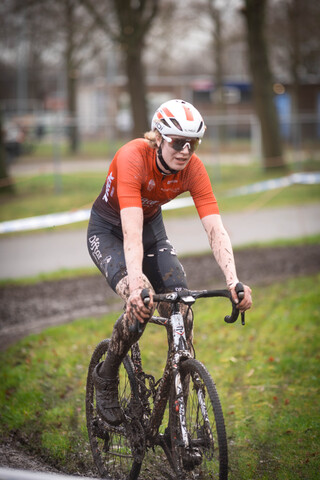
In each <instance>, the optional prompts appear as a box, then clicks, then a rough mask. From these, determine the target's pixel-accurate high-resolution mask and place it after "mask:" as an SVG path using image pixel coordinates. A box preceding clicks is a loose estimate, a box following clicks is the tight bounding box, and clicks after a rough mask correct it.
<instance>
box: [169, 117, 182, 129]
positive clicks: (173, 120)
mask: <svg viewBox="0 0 320 480" xmlns="http://www.w3.org/2000/svg"><path fill="white" fill-rule="evenodd" d="M170 120H171V122H172V123H173V125H174V126H175V127H177V128H178V129H179V130H181V132H182V128H181V125H180V123H179V122H178V120H176V119H175V118H170Z"/></svg>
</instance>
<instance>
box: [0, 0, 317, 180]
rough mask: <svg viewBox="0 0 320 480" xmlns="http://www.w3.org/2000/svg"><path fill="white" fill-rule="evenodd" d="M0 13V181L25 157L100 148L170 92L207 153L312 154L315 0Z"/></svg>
mask: <svg viewBox="0 0 320 480" xmlns="http://www.w3.org/2000/svg"><path fill="white" fill-rule="evenodd" d="M0 18H1V25H2V28H1V33H0V35H1V37H0V42H1V51H0V65H1V79H0V102H1V113H2V120H1V121H2V140H1V150H2V152H1V177H2V179H3V178H5V177H6V176H7V175H8V174H9V172H8V168H7V167H8V166H9V167H10V164H11V163H12V162H14V161H15V160H17V159H18V158H19V157H21V156H25V155H29V156H30V155H36V156H38V158H44V157H47V156H50V155H57V154H61V153H63V154H64V155H66V154H68V155H79V154H88V155H89V157H90V158H92V156H97V155H98V156H99V155H100V157H101V156H110V155H112V154H113V153H114V151H115V149H116V148H117V146H118V145H119V144H121V143H122V142H123V141H125V140H128V139H130V138H132V137H135V136H142V135H143V133H144V132H145V131H146V130H148V129H149V125H150V118H151V115H152V113H153V111H154V109H155V108H156V107H157V106H158V105H159V104H160V103H162V102H163V101H166V100H168V99H171V98H183V99H184V100H187V101H189V102H191V103H193V104H194V105H195V106H196V107H197V108H198V109H199V110H200V111H201V113H202V114H203V116H204V118H205V122H206V124H207V127H208V130H207V134H206V142H205V143H204V146H205V147H204V148H205V149H206V150H207V151H208V152H209V153H210V154H211V153H214V154H215V155H217V154H223V155H225V157H223V158H224V159H225V160H227V159H228V154H229V155H230V154H232V155H234V154H235V153H236V154H237V155H238V159H239V160H241V159H242V160H243V161H248V160H249V159H250V160H252V159H254V160H256V161H259V162H260V164H261V166H262V167H263V168H265V169H268V168H280V169H282V168H285V164H286V163H287V162H290V161H291V162H292V161H294V162H298V163H299V162H303V160H305V159H308V160H310V159H316V158H319V145H320V34H319V24H320V4H319V2H318V1H316V0H304V1H302V0H261V1H256V0H197V1H191V0H174V1H173V0H161V1H157V0H144V1H139V0H121V1H116V0H101V1H99V2H95V1H94V0H55V1H53V0H2V2H1V5H0ZM57 146H58V150H57ZM203 151H204V150H203ZM299 167H300V168H301V165H299ZM2 185H3V188H4V183H3V184H2Z"/></svg>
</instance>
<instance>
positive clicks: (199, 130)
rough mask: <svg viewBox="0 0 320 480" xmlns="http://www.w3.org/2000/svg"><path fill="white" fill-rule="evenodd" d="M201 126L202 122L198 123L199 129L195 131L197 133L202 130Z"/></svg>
mask: <svg viewBox="0 0 320 480" xmlns="http://www.w3.org/2000/svg"><path fill="white" fill-rule="evenodd" d="M202 125H203V122H200V125H199V128H198V130H197V133H198V132H200V130H201V128H202Z"/></svg>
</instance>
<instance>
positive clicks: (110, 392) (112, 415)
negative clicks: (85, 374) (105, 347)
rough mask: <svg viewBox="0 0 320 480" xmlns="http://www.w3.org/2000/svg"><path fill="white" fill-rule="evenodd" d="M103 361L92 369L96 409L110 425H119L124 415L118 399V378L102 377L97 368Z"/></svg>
mask: <svg viewBox="0 0 320 480" xmlns="http://www.w3.org/2000/svg"><path fill="white" fill-rule="evenodd" d="M102 363H103V362H101V363H99V364H98V365H97V366H96V367H95V369H94V370H93V375H92V376H93V383H94V386H95V388H96V401H97V411H98V413H99V415H101V418H102V419H103V420H104V421H105V422H107V423H109V424H110V425H114V426H116V425H120V423H122V422H123V420H124V417H123V413H122V410H121V408H120V405H119V400H118V385H119V378H118V377H117V378H103V377H101V376H100V375H99V369H100V367H101V365H102Z"/></svg>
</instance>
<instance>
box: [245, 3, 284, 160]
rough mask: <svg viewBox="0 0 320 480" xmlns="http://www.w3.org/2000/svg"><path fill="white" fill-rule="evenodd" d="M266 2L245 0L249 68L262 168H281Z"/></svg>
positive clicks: (280, 145)
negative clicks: (268, 44) (268, 42)
mask: <svg viewBox="0 0 320 480" xmlns="http://www.w3.org/2000/svg"><path fill="white" fill-rule="evenodd" d="M266 5H267V0H245V5H244V7H243V9H242V13H243V15H244V17H245V20H246V26H247V42H248V55H249V65H250V71H251V76H252V83H253V95H254V103H255V108H256V112H257V115H258V118H259V121H260V126H261V136H262V148H263V156H264V167H265V168H266V169H269V168H284V167H285V163H284V159H283V156H282V143H281V138H280V128H279V120H278V116H277V112H276V107H275V104H274V101H273V96H274V95H273V81H272V74H271V69H270V66H269V57H268V47H267V42H266V38H265V32H264V29H265V12H266Z"/></svg>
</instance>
